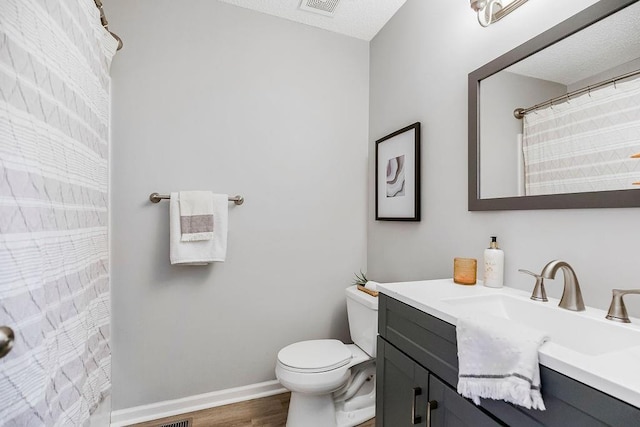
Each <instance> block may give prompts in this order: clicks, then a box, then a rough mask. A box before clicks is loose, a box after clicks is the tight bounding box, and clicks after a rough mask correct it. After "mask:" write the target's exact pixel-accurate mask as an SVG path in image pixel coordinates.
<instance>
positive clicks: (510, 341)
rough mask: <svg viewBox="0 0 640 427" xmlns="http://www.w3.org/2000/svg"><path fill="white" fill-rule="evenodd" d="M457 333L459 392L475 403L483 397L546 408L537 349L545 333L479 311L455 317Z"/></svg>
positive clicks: (533, 407)
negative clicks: (456, 319) (466, 315)
mask: <svg viewBox="0 0 640 427" xmlns="http://www.w3.org/2000/svg"><path fill="white" fill-rule="evenodd" d="M456 337H457V342H458V393H460V394H461V395H463V396H464V397H467V398H470V399H472V400H473V402H474V403H475V404H476V405H479V404H480V398H481V397H482V398H487V399H495V400H505V401H507V402H511V403H513V404H516V405H520V406H524V407H525V408H528V409H539V410H541V411H544V410H545V406H544V401H543V400H542V394H541V392H540V366H539V365H538V349H539V348H540V346H541V345H542V344H543V343H544V341H545V340H546V339H547V334H545V333H544V332H541V331H538V330H536V329H533V328H529V327H528V326H526V325H523V324H518V323H516V322H513V321H511V320H508V319H505V318H500V317H495V316H490V315H483V316H480V315H478V316H475V317H460V318H458V324H457V325H456Z"/></svg>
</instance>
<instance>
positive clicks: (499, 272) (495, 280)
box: [484, 236, 504, 288]
mask: <svg viewBox="0 0 640 427" xmlns="http://www.w3.org/2000/svg"><path fill="white" fill-rule="evenodd" d="M503 284H504V252H503V251H502V249H500V248H498V238H497V237H496V236H491V243H490V245H489V247H488V248H487V249H485V250H484V285H485V286H488V287H490V288H501V287H502V285H503Z"/></svg>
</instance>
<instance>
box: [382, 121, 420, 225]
mask: <svg viewBox="0 0 640 427" xmlns="http://www.w3.org/2000/svg"><path fill="white" fill-rule="evenodd" d="M374 185H375V194H376V212H375V215H376V221H420V122H416V123H413V124H411V125H409V126H406V127H404V128H402V129H400V130H397V131H395V132H393V133H391V134H389V135H387V136H385V137H383V138H380V139H378V140H377V141H376V160H375V183H374Z"/></svg>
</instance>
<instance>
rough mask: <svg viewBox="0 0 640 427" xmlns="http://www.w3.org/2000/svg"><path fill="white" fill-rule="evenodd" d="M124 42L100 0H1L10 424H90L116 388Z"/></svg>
mask: <svg viewBox="0 0 640 427" xmlns="http://www.w3.org/2000/svg"><path fill="white" fill-rule="evenodd" d="M115 50H116V41H115V40H114V39H113V38H112V37H111V36H110V35H109V33H108V32H106V31H105V30H104V29H103V28H102V27H101V25H100V19H99V12H98V10H97V8H96V6H95V4H94V1H93V0H62V1H61V0H1V1H0V325H6V326H9V327H11V328H13V330H14V331H15V335H16V338H15V345H14V348H13V350H12V351H11V352H10V353H9V354H8V355H7V356H5V357H4V358H2V359H0V425H7V426H80V425H87V424H88V419H89V416H90V413H91V412H92V411H93V410H94V409H95V408H96V406H97V405H98V403H99V402H100V401H101V399H103V398H104V397H105V396H106V395H107V394H108V393H109V390H110V370H111V367H110V365H111V351H110V348H109V335H110V330H109V319H110V298H109V248H108V228H107V227H108V210H107V209H108V167H109V165H108V161H109V115H110V112H109V111H110V78H109V66H110V63H111V58H112V56H113V54H114V53H115Z"/></svg>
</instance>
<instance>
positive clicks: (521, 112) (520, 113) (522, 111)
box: [513, 70, 640, 119]
mask: <svg viewBox="0 0 640 427" xmlns="http://www.w3.org/2000/svg"><path fill="white" fill-rule="evenodd" d="M638 74H640V70H635V71H631V72H630V73H627V74H622V75H621V76H618V77H614V78H612V79H609V80H604V81H601V82H600V83H596V84H595V85H590V86H587V87H583V88H582V89H578V90H574V91H573V92H569V93H567V94H566V95H561V96H558V97H556V98H553V99H550V100H548V101H545V102H542V103H540V104H536V105H534V106H533V107H529V108H516V109H515V110H513V115H514V117H515V118H516V119H523V118H524V116H525V115H526V114H528V113H530V112H531V111H534V110H537V109H539V108H542V107H546V106H547V105H552V104H553V103H554V102H556V101H560V100H562V99H566V100H567V101H569V98H570V97H572V96H574V95H581V94H583V93H586V92H591V90H593V89H599V88H601V87H602V86H606V85H608V84H611V83H615V82H617V81H619V80H624V79H627V78H629V77H633V76H636V75H638Z"/></svg>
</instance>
